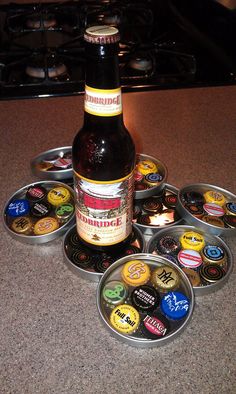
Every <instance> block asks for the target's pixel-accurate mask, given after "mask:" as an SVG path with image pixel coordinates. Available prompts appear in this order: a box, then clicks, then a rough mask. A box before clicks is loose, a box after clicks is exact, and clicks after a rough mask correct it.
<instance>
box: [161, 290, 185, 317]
mask: <svg viewBox="0 0 236 394" xmlns="http://www.w3.org/2000/svg"><path fill="white" fill-rule="evenodd" d="M161 309H162V312H163V313H164V315H165V316H166V317H168V318H169V319H172V320H179V319H182V318H183V317H185V316H186V315H187V313H188V310H189V299H188V298H187V297H186V296H185V295H184V294H183V293H180V292H178V291H171V292H169V293H167V294H166V295H165V296H164V297H163V299H162V301H161Z"/></svg>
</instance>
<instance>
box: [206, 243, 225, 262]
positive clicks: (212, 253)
mask: <svg viewBox="0 0 236 394" xmlns="http://www.w3.org/2000/svg"><path fill="white" fill-rule="evenodd" d="M201 255H202V258H203V261H204V262H205V263H213V264H214V263H217V264H219V265H224V263H225V258H226V256H225V252H224V250H223V249H222V248H221V247H220V246H218V245H206V246H205V247H204V248H203V250H202V253H201Z"/></svg>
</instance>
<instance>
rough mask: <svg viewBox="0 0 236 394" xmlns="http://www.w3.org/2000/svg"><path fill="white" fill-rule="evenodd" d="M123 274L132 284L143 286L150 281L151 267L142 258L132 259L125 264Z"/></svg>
mask: <svg viewBox="0 0 236 394" xmlns="http://www.w3.org/2000/svg"><path fill="white" fill-rule="evenodd" d="M121 276H122V279H123V280H124V282H125V283H127V284H129V285H130V286H141V285H144V284H145V283H147V282H148V280H149V278H150V268H149V266H148V265H147V264H146V263H144V262H143V261H142V260H131V261H129V262H128V263H126V264H125V265H124V267H123V269H122V272H121Z"/></svg>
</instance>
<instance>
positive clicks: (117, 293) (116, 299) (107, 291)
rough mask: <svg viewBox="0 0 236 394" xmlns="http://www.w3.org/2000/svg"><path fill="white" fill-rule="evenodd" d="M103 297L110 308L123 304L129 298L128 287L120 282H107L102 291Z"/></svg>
mask: <svg viewBox="0 0 236 394" xmlns="http://www.w3.org/2000/svg"><path fill="white" fill-rule="evenodd" d="M102 297H103V299H104V301H105V302H106V304H108V305H109V306H113V307H114V306H116V305H120V304H123V303H124V302H125V300H126V298H127V297H128V289H127V287H126V285H125V284H124V283H123V282H121V281H118V280H112V281H110V282H107V283H106V284H105V286H104V287H103V290H102Z"/></svg>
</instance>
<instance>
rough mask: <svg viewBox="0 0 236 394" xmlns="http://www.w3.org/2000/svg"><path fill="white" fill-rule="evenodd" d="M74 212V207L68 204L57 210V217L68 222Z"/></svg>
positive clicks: (60, 206)
mask: <svg viewBox="0 0 236 394" xmlns="http://www.w3.org/2000/svg"><path fill="white" fill-rule="evenodd" d="M73 212H74V206H73V205H72V204H71V203H69V202H67V203H65V204H61V205H59V206H58V207H57V208H56V212H55V213H56V217H57V219H59V220H61V221H66V220H67V219H69V217H70V216H71V215H72V214H73Z"/></svg>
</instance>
